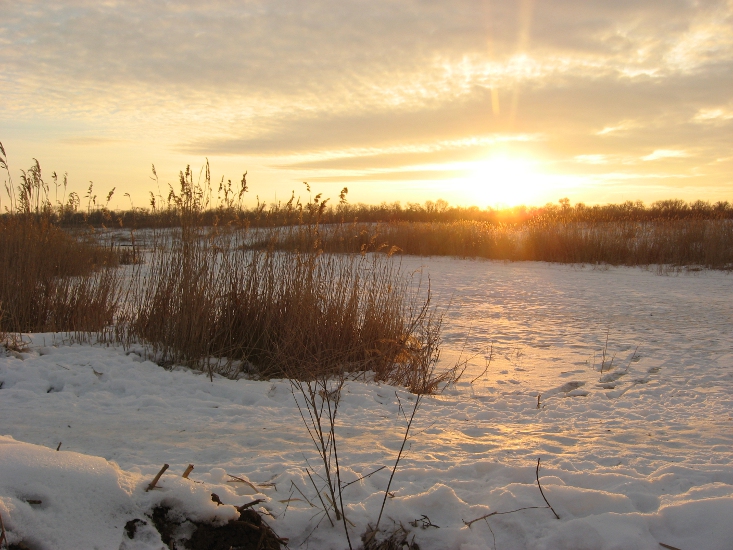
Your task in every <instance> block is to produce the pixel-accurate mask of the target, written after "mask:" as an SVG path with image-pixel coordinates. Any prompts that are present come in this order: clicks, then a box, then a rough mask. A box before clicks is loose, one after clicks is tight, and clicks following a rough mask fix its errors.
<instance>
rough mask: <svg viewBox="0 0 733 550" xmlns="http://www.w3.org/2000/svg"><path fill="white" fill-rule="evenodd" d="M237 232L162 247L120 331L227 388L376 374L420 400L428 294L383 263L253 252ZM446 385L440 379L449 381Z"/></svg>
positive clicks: (434, 321)
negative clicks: (250, 380) (238, 382)
mask: <svg viewBox="0 0 733 550" xmlns="http://www.w3.org/2000/svg"><path fill="white" fill-rule="evenodd" d="M245 238H246V232H243V231H242V230H240V229H234V230H232V229H221V228H219V229H214V230H207V229H203V228H198V229H196V230H191V231H189V232H188V233H186V234H185V235H184V234H181V233H178V234H176V235H171V236H170V237H168V238H166V239H163V240H161V241H159V242H158V243H157V246H156V248H155V250H154V251H153V252H152V253H151V255H150V257H149V259H148V261H147V263H146V264H145V265H143V266H139V267H137V268H135V275H134V276H133V281H132V284H131V287H130V288H131V292H130V295H129V296H128V299H127V301H126V305H125V308H124V310H123V311H121V313H120V316H119V321H118V325H119V328H120V330H121V331H122V333H121V334H123V336H122V337H123V339H124V340H125V341H127V342H143V343H145V344H147V345H148V346H149V348H150V350H151V352H152V354H153V356H154V357H155V358H156V360H157V361H159V362H161V363H162V364H166V365H174V364H178V365H188V366H191V367H193V368H197V369H200V370H205V371H208V372H209V373H210V374H213V373H214V372H216V373H219V374H223V375H225V376H229V377H236V376H238V375H240V374H241V373H243V372H244V373H247V374H250V375H255V376H257V377H262V378H271V377H282V376H286V377H288V378H291V379H300V380H307V379H310V378H312V377H315V376H323V374H324V373H327V374H334V375H336V374H339V375H340V374H343V373H344V372H350V373H354V374H357V373H361V374H364V373H367V372H369V373H370V376H373V377H374V378H375V379H377V380H383V381H388V382H390V383H394V384H401V385H404V386H407V387H409V388H411V389H413V390H415V391H417V390H422V391H426V390H428V388H425V387H420V384H424V383H425V381H426V380H427V381H428V382H427V383H428V384H429V385H430V386H431V387H433V388H434V387H437V384H438V383H439V382H440V381H441V380H442V378H441V377H438V376H426V371H429V370H431V369H432V368H433V367H434V364H435V360H436V359H437V354H438V344H439V335H440V318H439V316H438V315H436V313H435V311H434V310H433V309H432V308H431V307H430V295H429V290H428V289H424V288H423V289H421V288H420V282H419V281H410V279H408V278H405V277H404V276H402V275H401V273H400V271H399V265H398V264H397V263H395V262H394V261H393V260H391V259H389V258H386V257H383V256H377V255H371V256H361V255H358V256H355V255H348V256H345V255H324V254H320V253H318V252H306V253H278V252H274V251H267V250H266V251H250V250H247V249H246V248H245V247H243V246H241V242H242V240H243V239H245ZM446 376H449V375H448V374H444V376H443V378H445V377H446Z"/></svg>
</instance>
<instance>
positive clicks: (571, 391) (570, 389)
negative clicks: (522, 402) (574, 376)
mask: <svg viewBox="0 0 733 550" xmlns="http://www.w3.org/2000/svg"><path fill="white" fill-rule="evenodd" d="M582 386H585V382H581V381H580V380H573V381H571V382H565V383H564V384H563V385H562V386H558V387H557V388H552V389H551V390H547V391H546V392H544V393H543V394H542V397H543V399H547V398H548V397H552V396H554V395H559V394H564V395H562V397H583V396H586V395H588V393H589V392H587V391H586V390H581V389H578V388H580V387H582Z"/></svg>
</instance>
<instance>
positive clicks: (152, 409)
mask: <svg viewBox="0 0 733 550" xmlns="http://www.w3.org/2000/svg"><path fill="white" fill-rule="evenodd" d="M421 265H424V266H425V271H426V272H427V273H429V274H430V280H431V289H432V291H433V295H434V298H435V300H436V301H437V302H438V303H439V304H447V303H448V302H451V308H450V310H449V312H448V313H447V315H446V319H445V351H444V353H443V361H444V363H445V364H450V363H451V362H452V361H455V360H456V359H457V357H458V356H459V355H461V353H463V356H464V357H472V358H471V360H470V363H469V366H468V369H467V371H466V376H465V377H464V379H463V381H462V382H460V383H459V384H457V385H456V386H455V387H451V388H449V389H448V390H447V391H446V392H444V393H443V394H441V395H439V396H435V397H429V398H426V399H425V401H423V403H422V405H421V407H420V409H419V411H418V413H417V415H416V420H415V424H414V426H413V437H412V438H411V439H410V441H409V443H408V451H407V454H406V455H405V456H404V458H403V460H402V462H401V463H400V466H399V468H398V470H397V473H396V475H395V479H394V482H393V485H392V488H391V490H392V491H393V493H394V498H388V499H387V504H386V508H385V513H384V516H383V519H382V524H381V526H382V527H383V528H385V527H386V528H390V527H393V526H395V525H399V524H400V523H401V524H402V525H403V526H404V527H405V528H406V529H408V530H410V531H411V535H410V537H412V536H413V535H414V537H415V541H416V542H417V543H418V544H419V545H420V547H421V548H422V549H423V550H446V549H451V550H453V549H455V550H476V549H488V548H497V549H501V550H509V549H524V548H527V549H538V550H539V549H555V548H563V549H572V548H575V549H589V550H590V549H593V550H597V549H658V548H661V547H660V546H659V543H660V542H661V543H664V544H666V545H670V546H673V547H677V548H680V549H682V550H685V549H689V548H695V549H696V550H718V549H729V548H731V542H730V541H732V540H733V522H731V520H730V518H733V418H732V416H733V391H732V390H733V307H731V306H733V277H731V276H729V275H726V274H724V273H717V272H700V273H696V274H693V275H680V276H658V275H656V274H655V273H653V272H649V271H644V270H641V269H633V268H609V269H603V270H599V269H591V268H584V269H581V268H578V267H568V266H556V265H547V264H541V263H502V262H490V261H463V260H453V259H446V258H431V259H425V258H408V259H405V260H403V269H404V270H405V271H411V270H413V269H416V268H418V267H420V266H421ZM467 335H468V339H467ZM606 339H608V342H607V343H606ZM26 340H27V341H28V346H27V350H26V351H22V352H17V351H14V352H11V351H8V352H3V351H2V350H0V382H1V383H2V386H1V387H0V434H2V437H0V515H1V516H2V518H3V521H4V524H5V528H6V530H7V531H8V537H9V540H10V542H14V541H18V540H21V539H22V540H24V541H25V542H26V544H29V545H34V546H32V547H33V548H38V549H67V548H69V549H71V548H74V549H76V548H100V549H108V548H109V549H114V550H117V549H127V550H132V549H135V550H152V549H156V550H158V549H160V548H161V544H162V543H161V541H160V538H159V536H158V535H157V532H155V531H154V530H153V529H152V528H151V527H150V526H148V527H147V528H146V529H142V530H141V531H140V534H139V535H137V536H136V537H135V539H134V540H130V539H129V538H127V536H126V535H125V532H124V526H125V524H126V522H128V521H129V520H131V519H134V518H140V519H146V518H145V513H146V512H147V513H150V511H151V510H152V508H153V507H154V506H156V505H157V504H160V503H169V504H171V503H172V504H175V505H176V506H177V507H178V508H180V509H181V510H182V511H183V513H185V514H187V515H188V516H189V517H190V518H191V519H195V520H201V519H214V518H216V521H219V522H223V521H226V520H227V519H230V518H233V517H235V516H236V514H237V512H236V510H235V509H234V507H233V506H232V505H236V506H240V505H242V504H245V503H247V502H251V501H252V500H254V499H256V498H260V499H263V501H264V502H263V503H262V504H261V506H262V508H261V510H260V511H261V512H263V513H267V514H269V515H266V516H265V519H266V521H267V522H268V523H269V524H270V525H271V526H272V527H273V528H274V529H275V531H276V532H277V533H278V535H280V536H282V537H288V538H290V548H301V547H302V548H312V549H331V548H333V549H338V550H343V549H345V548H347V543H346V538H345V536H344V534H343V527H342V526H340V525H337V526H336V527H331V526H330V525H329V523H328V520H325V519H323V520H322V521H321V522H320V525H318V527H317V528H315V527H316V525H317V524H318V522H319V520H321V516H322V514H318V509H317V508H314V507H311V505H310V504H309V503H308V502H307V501H306V499H305V498H304V497H307V498H308V499H309V500H310V501H312V502H314V503H315V504H319V503H318V500H317V496H316V494H315V491H314V490H313V487H312V485H311V482H310V480H309V479H308V476H307V474H306V473H305V468H306V466H307V465H308V464H310V465H311V466H312V467H314V468H315V470H316V471H320V470H319V466H318V462H317V460H316V458H317V454H316V452H315V448H314V447H313V443H312V441H311V440H310V439H309V437H308V434H307V432H306V430H305V428H304V426H303V424H302V421H301V419H300V416H299V413H298V409H297V407H296V404H295V400H294V399H293V395H292V393H291V388H290V384H289V383H288V382H287V381H282V380H274V381H269V382H263V381H252V380H237V381H233V380H227V379H223V378H218V377H214V379H213V381H211V380H209V379H208V378H207V377H206V376H203V375H200V374H197V373H194V372H191V371H189V370H187V369H183V368H179V369H176V370H173V371H167V370H164V369H162V368H160V367H159V366H157V365H155V364H153V363H151V362H150V361H147V360H145V359H144V353H143V351H142V350H127V351H125V350H123V349H119V348H114V347H107V346H102V345H94V346H92V345H86V344H85V345H80V344H72V343H70V342H69V341H68V339H65V338H64V337H63V335H54V334H33V335H26ZM492 346H493V352H492V356H491V363H490V365H489V366H488V370H486V372H485V373H483V374H482V371H484V369H485V367H486V362H485V357H486V356H488V355H489V350H490V349H491V348H492ZM604 347H605V348H606V355H607V360H606V365H604V372H602V373H601V372H600V368H601V360H602V359H601V358H602V355H603V350H604ZM474 354H478V355H476V356H474ZM611 357H613V364H612V365H611V366H609V365H608V363H609V362H610V358H611ZM474 378H476V381H475V382H474V383H473V384H472V383H470V381H471V380H472V379H474ZM538 395H539V400H538ZM411 399H413V396H410V395H409V394H408V393H407V392H406V391H405V390H403V389H401V388H394V387H389V386H385V385H375V384H366V383H364V382H354V381H352V382H349V383H348V384H347V386H346V388H345V390H344V393H343V395H342V399H341V402H340V408H339V416H338V424H337V436H338V438H339V439H338V442H339V460H340V463H341V465H342V481H343V482H344V483H348V482H351V481H355V480H357V479H359V477H360V476H364V475H367V474H369V473H371V472H373V471H374V470H376V469H377V468H379V467H381V466H387V468H385V469H383V470H380V471H378V472H376V473H374V474H373V475H371V476H369V477H366V478H364V479H361V480H359V481H356V482H355V483H353V484H351V485H349V486H348V487H347V488H345V489H344V493H343V497H344V504H345V506H346V511H347V517H348V518H349V520H350V521H351V522H353V524H354V525H355V527H351V526H350V534H351V540H352V542H354V541H356V542H358V540H359V536H360V535H361V534H362V533H363V532H364V531H365V530H366V528H367V525H368V524H369V523H374V521H375V520H376V517H377V516H378V515H379V508H380V506H381V503H382V499H383V497H384V489H385V487H386V485H387V481H388V479H389V474H390V472H389V468H391V466H392V464H393V462H394V458H395V456H396V453H397V451H398V450H399V447H400V445H401V443H402V434H403V433H404V426H405V419H404V418H403V417H402V415H401V413H400V410H399V404H400V403H402V405H403V406H405V408H407V407H409V405H410V404H411ZM538 402H539V407H538ZM408 414H409V412H408ZM59 443H61V447H60V450H59V451H56V448H57V446H58V445H59ZM538 458H541V464H542V468H541V470H540V474H539V475H540V481H541V484H542V488H543V490H544V492H545V496H546V497H547V499H548V501H549V502H550V504H551V505H552V507H553V508H554V510H555V511H556V512H557V513H558V515H559V516H560V520H557V519H555V516H554V515H553V513H552V511H551V510H550V509H548V508H546V505H545V502H544V501H543V499H542V495H541V494H540V491H539V489H538V486H537V482H536V479H535V468H536V466H537V459H538ZM306 461H307V462H306ZM164 463H168V464H170V469H169V470H168V471H167V472H166V473H165V474H164V475H163V476H162V478H161V480H160V482H159V483H158V486H159V487H160V488H158V489H154V490H152V491H149V492H145V488H146V487H147V486H148V484H149V483H150V481H151V480H152V478H153V477H154V475H155V474H156V473H157V472H158V470H159V469H160V468H161V466H162V465H163V464H164ZM188 464H194V465H195V469H194V470H193V472H192V473H191V475H190V480H185V479H183V478H182V477H181V474H182V473H183V471H184V470H185V469H186V467H187V466H188ZM231 476H236V477H237V478H239V479H240V480H245V481H247V482H248V483H243V482H242V481H239V480H237V479H235V478H233V477H231ZM301 492H302V493H303V495H301V494H300V493H301ZM211 493H216V494H217V495H219V497H220V498H221V500H222V501H223V502H224V503H225V506H217V505H216V504H215V503H213V502H212V501H211V499H210V494H211ZM31 501H32V502H40V504H34V503H31ZM518 508H528V509H526V510H521V511H517V512H513V513H508V514H496V515H492V516H489V517H487V518H486V520H482V521H477V522H475V523H473V524H472V525H471V526H470V527H469V526H467V525H466V524H465V522H468V521H470V520H473V519H476V518H479V517H481V516H484V515H486V514H490V513H492V512H510V511H512V510H516V509H518ZM423 516H425V517H426V518H428V521H427V522H426V521H425V520H424V519H422V518H423ZM430 524H432V526H431V525H430ZM314 528H315V529H314ZM355 546H356V544H355Z"/></svg>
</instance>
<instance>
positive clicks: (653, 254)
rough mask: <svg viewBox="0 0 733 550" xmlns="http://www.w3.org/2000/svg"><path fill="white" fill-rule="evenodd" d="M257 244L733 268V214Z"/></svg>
mask: <svg viewBox="0 0 733 550" xmlns="http://www.w3.org/2000/svg"><path fill="white" fill-rule="evenodd" d="M251 247H252V248H266V247H272V248H275V249H279V250H308V249H313V248H317V249H319V250H323V251H324V252H330V253H355V252H372V251H386V252H389V253H391V254H394V253H396V252H401V253H404V254H411V255H419V256H457V257H461V258H489V259H495V260H511V261H545V262H558V263H589V264H609V265H627V266H649V265H655V264H656V265H659V264H666V265H669V266H698V267H704V268H708V269H723V270H729V269H731V268H733V220H727V219H699V220H698V219H673V220H655V221H648V222H628V221H627V222H621V221H614V222H594V223H590V222H577V221H561V220H538V221H535V222H533V223H527V224H492V223H488V222H472V221H460V222H451V223H437V222H435V223H410V222H395V223H388V224H360V223H356V224H336V225H331V226H329V225H322V226H320V227H319V231H318V232H317V233H316V232H312V231H304V230H303V229H302V228H299V227H293V228H289V229H287V230H281V231H279V232H277V233H272V234H271V235H270V236H269V237H266V236H263V237H261V238H260V239H259V240H256V241H254V242H253V243H252V244H251Z"/></svg>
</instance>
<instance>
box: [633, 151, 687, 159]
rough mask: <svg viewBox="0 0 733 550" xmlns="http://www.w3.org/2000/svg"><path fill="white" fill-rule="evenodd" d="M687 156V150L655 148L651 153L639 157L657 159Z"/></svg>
mask: <svg viewBox="0 0 733 550" xmlns="http://www.w3.org/2000/svg"><path fill="white" fill-rule="evenodd" d="M687 156H689V155H688V153H687V151H678V150H675V149H657V150H656V151H654V152H653V153H650V154H648V155H646V156H645V157H641V160H659V159H670V158H672V159H673V158H682V157H687Z"/></svg>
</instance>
